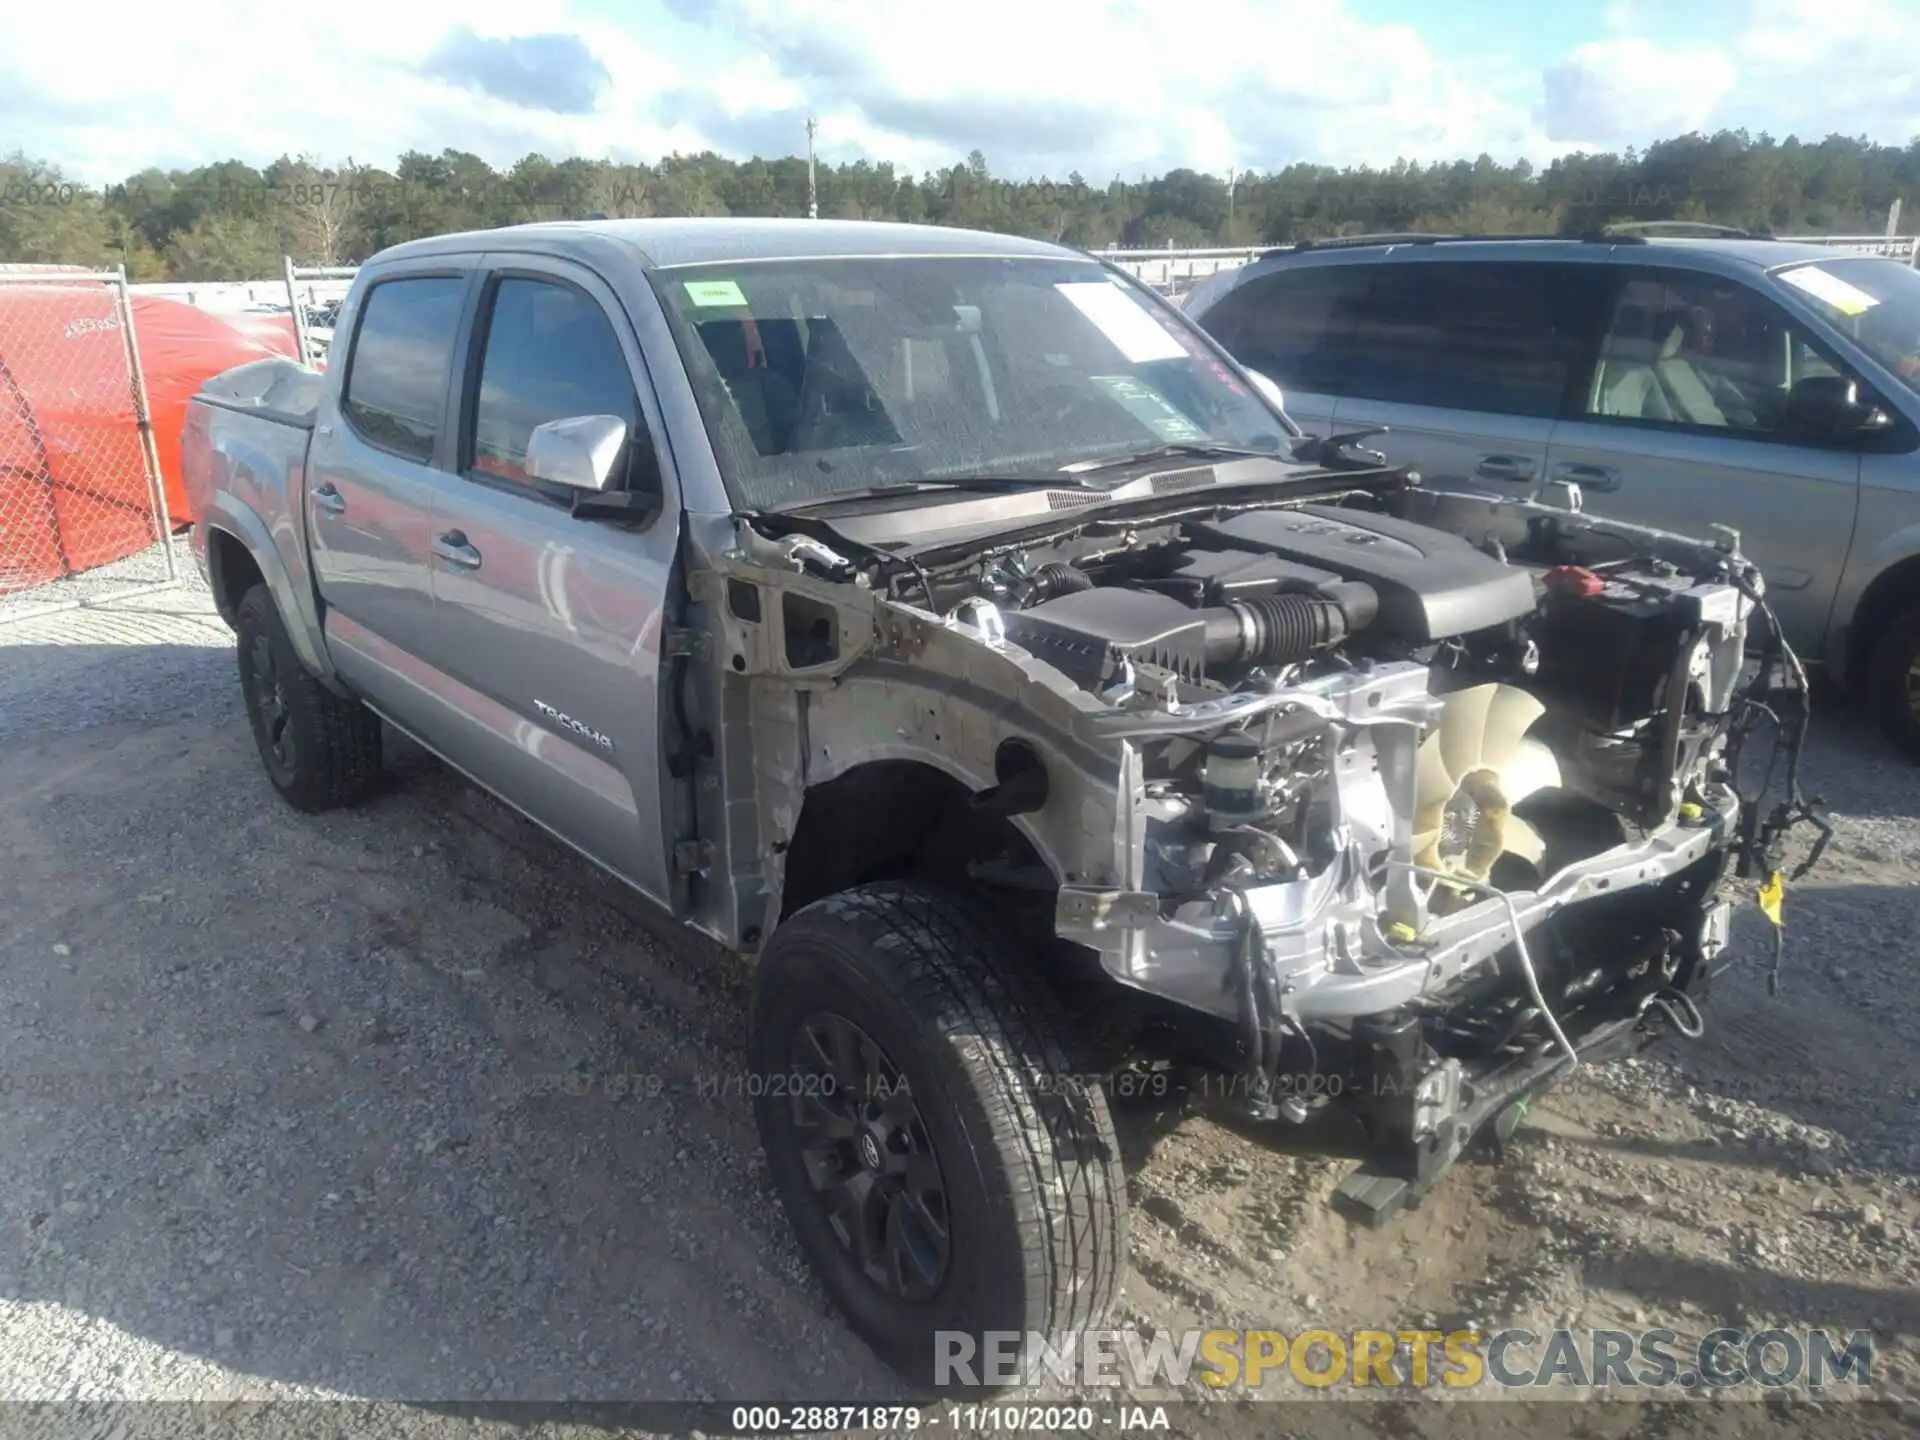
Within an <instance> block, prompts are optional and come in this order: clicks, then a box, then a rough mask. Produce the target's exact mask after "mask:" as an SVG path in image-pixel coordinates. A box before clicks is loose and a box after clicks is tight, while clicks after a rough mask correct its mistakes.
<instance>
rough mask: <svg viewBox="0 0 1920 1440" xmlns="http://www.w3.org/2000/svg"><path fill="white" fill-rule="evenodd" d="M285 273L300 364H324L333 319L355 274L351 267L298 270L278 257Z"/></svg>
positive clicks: (285, 258)
mask: <svg viewBox="0 0 1920 1440" xmlns="http://www.w3.org/2000/svg"><path fill="white" fill-rule="evenodd" d="M281 263H282V266H283V268H284V270H285V272H286V286H287V308H288V309H289V310H291V311H292V312H293V333H294V337H295V339H296V340H297V341H298V342H299V349H300V363H301V364H302V365H311V366H320V365H324V364H326V360H327V351H328V350H329V349H330V348H331V346H332V344H333V317H334V316H335V315H337V314H338V313H339V310H340V303H341V301H343V300H345V299H346V296H347V291H348V290H349V289H351V288H352V285H353V277H354V276H355V275H357V274H358V273H359V267H357V266H354V265H318V266H302V265H295V264H294V263H293V257H292V256H291V255H286V256H282V257H281Z"/></svg>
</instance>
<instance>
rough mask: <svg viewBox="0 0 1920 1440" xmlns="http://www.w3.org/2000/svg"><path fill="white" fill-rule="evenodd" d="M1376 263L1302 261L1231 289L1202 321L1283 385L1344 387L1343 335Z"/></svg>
mask: <svg viewBox="0 0 1920 1440" xmlns="http://www.w3.org/2000/svg"><path fill="white" fill-rule="evenodd" d="M1370 268H1371V267H1368V266H1360V265H1302V266H1296V267H1294V268H1292V269H1286V270H1280V271H1278V272H1276V273H1274V274H1270V275H1261V276H1259V277H1257V278H1255V279H1252V280H1249V281H1247V282H1246V283H1245V284H1242V285H1236V286H1235V287H1234V288H1233V289H1232V290H1229V291H1228V292H1227V294H1226V295H1225V297H1224V298H1222V299H1221V301H1220V303H1219V304H1217V305H1215V306H1214V307H1213V308H1212V309H1211V310H1209V311H1208V312H1207V313H1206V316H1205V318H1204V319H1202V320H1201V322H1200V323H1201V325H1202V326H1203V327H1205V328H1206V329H1207V330H1208V331H1209V332H1210V333H1211V334H1212V335H1213V337H1214V339H1216V340H1218V341H1219V342H1220V343H1221V344H1222V345H1224V346H1226V348H1227V350H1228V352H1229V353H1231V354H1232V355H1233V357H1234V358H1235V359H1236V360H1238V361H1239V362H1240V363H1241V364H1243V365H1246V366H1248V367H1250V368H1251V369H1254V370H1258V371H1260V372H1261V373H1262V374H1264V375H1266V376H1268V377H1270V378H1271V379H1273V380H1274V381H1276V382H1277V383H1278V384H1279V385H1280V388H1281V389H1283V390H1304V391H1307V392H1309V393H1314V394H1323V395H1324V394H1334V393H1338V391H1339V389H1340V380H1341V377H1340V375H1339V373H1338V366H1337V365H1336V363H1335V354H1334V352H1335V349H1336V348H1337V339H1338V337H1340V336H1342V335H1343V334H1344V333H1345V332H1346V331H1347V330H1348V329H1349V328H1350V327H1351V325H1352V323H1353V313H1354V308H1355V305H1356V304H1357V302H1358V300H1359V299H1360V297H1361V296H1362V295H1364V294H1365V292H1366V288H1367V272H1368V270H1369V269H1370ZM1330 341H1333V342H1336V343H1330Z"/></svg>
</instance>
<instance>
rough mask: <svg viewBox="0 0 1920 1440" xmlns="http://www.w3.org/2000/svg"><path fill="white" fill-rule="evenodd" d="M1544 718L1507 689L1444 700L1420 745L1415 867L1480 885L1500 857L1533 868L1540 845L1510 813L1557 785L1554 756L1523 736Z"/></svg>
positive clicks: (1535, 705)
mask: <svg viewBox="0 0 1920 1440" xmlns="http://www.w3.org/2000/svg"><path fill="white" fill-rule="evenodd" d="M1545 713H1546V707H1545V706H1544V705H1542V704H1541V703H1540V702H1539V701H1538V700H1536V699H1534V698H1533V696H1531V695H1529V694H1528V693H1527V692H1526V691H1524V690H1519V689H1516V688H1515V687H1513V686H1511V685H1476V686H1474V687H1473V688H1472V689H1470V690H1457V691H1455V692H1454V693H1453V694H1451V695H1449V696H1447V697H1446V704H1445V707H1444V708H1443V709H1442V711H1441V713H1440V720H1439V723H1438V724H1437V725H1435V726H1434V727H1433V729H1432V730H1430V731H1429V732H1428V734H1427V737H1426V739H1424V740H1423V741H1422V742H1421V744H1420V758H1419V764H1418V766H1417V769H1416V772H1415V774H1416V780H1415V793H1414V819H1413V832H1414V833H1413V859H1414V863H1415V864H1416V865H1419V866H1421V867H1422V868H1424V869H1428V870H1441V871H1446V872H1448V873H1450V874H1454V875H1458V876H1460V877H1461V878H1462V879H1463V880H1477V881H1481V882H1483V883H1484V882H1485V881H1486V879H1487V875H1488V872H1489V871H1491V870H1492V869H1493V866H1494V862H1495V861H1497V860H1498V859H1499V858H1500V857H1501V856H1502V855H1518V856H1519V857H1520V858H1521V859H1522V860H1526V861H1528V862H1529V863H1531V864H1534V865H1538V864H1539V863H1540V860H1541V857H1542V856H1543V855H1544V854H1545V851H1546V844H1545V842H1544V841H1542V840H1541V838H1540V834H1539V832H1538V831H1536V830H1535V829H1534V828H1533V827H1532V826H1531V825H1529V824H1527V822H1526V821H1524V820H1522V819H1521V818H1520V817H1519V816H1517V815H1515V814H1514V813H1513V807H1514V806H1515V805H1518V804H1519V803H1520V802H1521V801H1522V800H1525V799H1526V798H1527V797H1528V796H1529V795H1532V794H1534V793H1535V792H1537V791H1540V790H1544V789H1548V788H1550V787H1553V786H1557V785H1559V783H1560V766H1559V763H1558V762H1557V761H1555V759H1554V758H1553V752H1552V751H1551V750H1549V749H1548V748H1547V747H1546V746H1545V745H1543V744H1541V743H1540V741H1538V740H1535V739H1533V738H1532V737H1530V736H1529V735H1528V734H1527V729H1528V727H1529V726H1531V725H1532V724H1533V722H1534V721H1536V720H1538V719H1539V718H1540V717H1541V716H1542V715H1543V714H1545Z"/></svg>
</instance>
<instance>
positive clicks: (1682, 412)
mask: <svg viewBox="0 0 1920 1440" xmlns="http://www.w3.org/2000/svg"><path fill="white" fill-rule="evenodd" d="M1840 373H1842V372H1841V367H1840V366H1839V365H1838V364H1836V363H1835V361H1834V360H1833V358H1832V357H1831V356H1829V355H1828V354H1827V353H1826V352H1825V351H1824V350H1822V349H1821V348H1820V347H1818V346H1817V345H1815V343H1814V342H1813V341H1812V340H1811V339H1810V338H1809V337H1808V336H1807V333H1806V332H1805V331H1804V330H1802V329H1801V328H1800V327H1799V326H1798V325H1797V324H1795V323H1794V321H1793V320H1792V319H1791V318H1790V317H1789V316H1788V315H1787V313H1786V312H1785V311H1784V310H1781V309H1780V308H1779V307H1778V306H1776V305H1775V304H1774V303H1773V302H1772V301H1771V300H1769V299H1767V298H1766V297H1765V296H1763V295H1761V294H1759V293H1758V292H1756V291H1753V290H1750V289H1748V288H1747V287H1746V286H1744V285H1740V284H1737V283H1735V282H1733V281H1730V280H1722V279H1720V278H1719V277H1717V276H1713V275H1704V274H1698V273H1695V272H1693V271H1684V270H1677V271H1670V272H1656V273H1645V274H1639V275H1636V276H1634V277H1633V278H1632V279H1630V280H1629V281H1628V282H1627V283H1626V284H1625V285H1624V286H1622V287H1621V289H1620V294H1619V297H1618V298H1617V299H1616V301H1615V302H1614V306H1613V313H1612V316H1611V319H1610V320H1609V322H1608V325H1607V333H1606V339H1605V341H1604V343H1603V345H1602V347H1601V352H1600V363H1599V366H1598V367H1597V368H1596V370H1595V372H1594V377H1593V387H1592V391H1591V393H1590V395H1589V396H1588V399H1587V406H1586V409H1587V413H1588V414H1590V415H1596V416H1604V417H1606V418H1608V419H1614V420H1634V421H1640V422H1642V423H1645V424H1651V425H1658V426H1662V427H1666V426H1673V427H1677V428H1681V429H1707V430H1726V431H1739V432H1745V433H1748V434H1751V435H1753V436H1755V437H1756V438H1779V439H1789V440H1808V439H1812V438H1814V437H1813V436H1812V435H1811V434H1810V433H1809V432H1808V430H1807V427H1806V425H1805V424H1804V422H1801V421H1799V420H1797V419H1796V418H1795V416H1794V414H1793V413H1792V411H1791V409H1790V407H1789V406H1788V404H1787V397H1788V393H1789V392H1790V391H1791V390H1792V389H1793V387H1794V385H1795V384H1796V383H1797V382H1799V381H1801V380H1804V379H1806V378H1808V377H1809V376H1816V375H1824V376H1832V375H1836V374H1840Z"/></svg>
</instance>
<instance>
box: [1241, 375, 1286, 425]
mask: <svg viewBox="0 0 1920 1440" xmlns="http://www.w3.org/2000/svg"><path fill="white" fill-rule="evenodd" d="M1247 374H1248V375H1250V376H1252V377H1253V388H1254V389H1256V390H1258V391H1259V392H1260V393H1261V394H1262V395H1264V396H1265V397H1266V399H1267V402H1268V403H1269V404H1270V405H1272V406H1273V408H1274V409H1276V410H1278V411H1279V412H1280V413H1281V414H1282V415H1284V414H1286V413H1287V397H1286V393H1285V392H1284V391H1282V390H1281V388H1280V385H1279V382H1277V381H1276V380H1275V379H1274V378H1273V377H1272V376H1271V375H1266V374H1262V373H1261V372H1260V371H1258V370H1248V371H1247Z"/></svg>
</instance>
